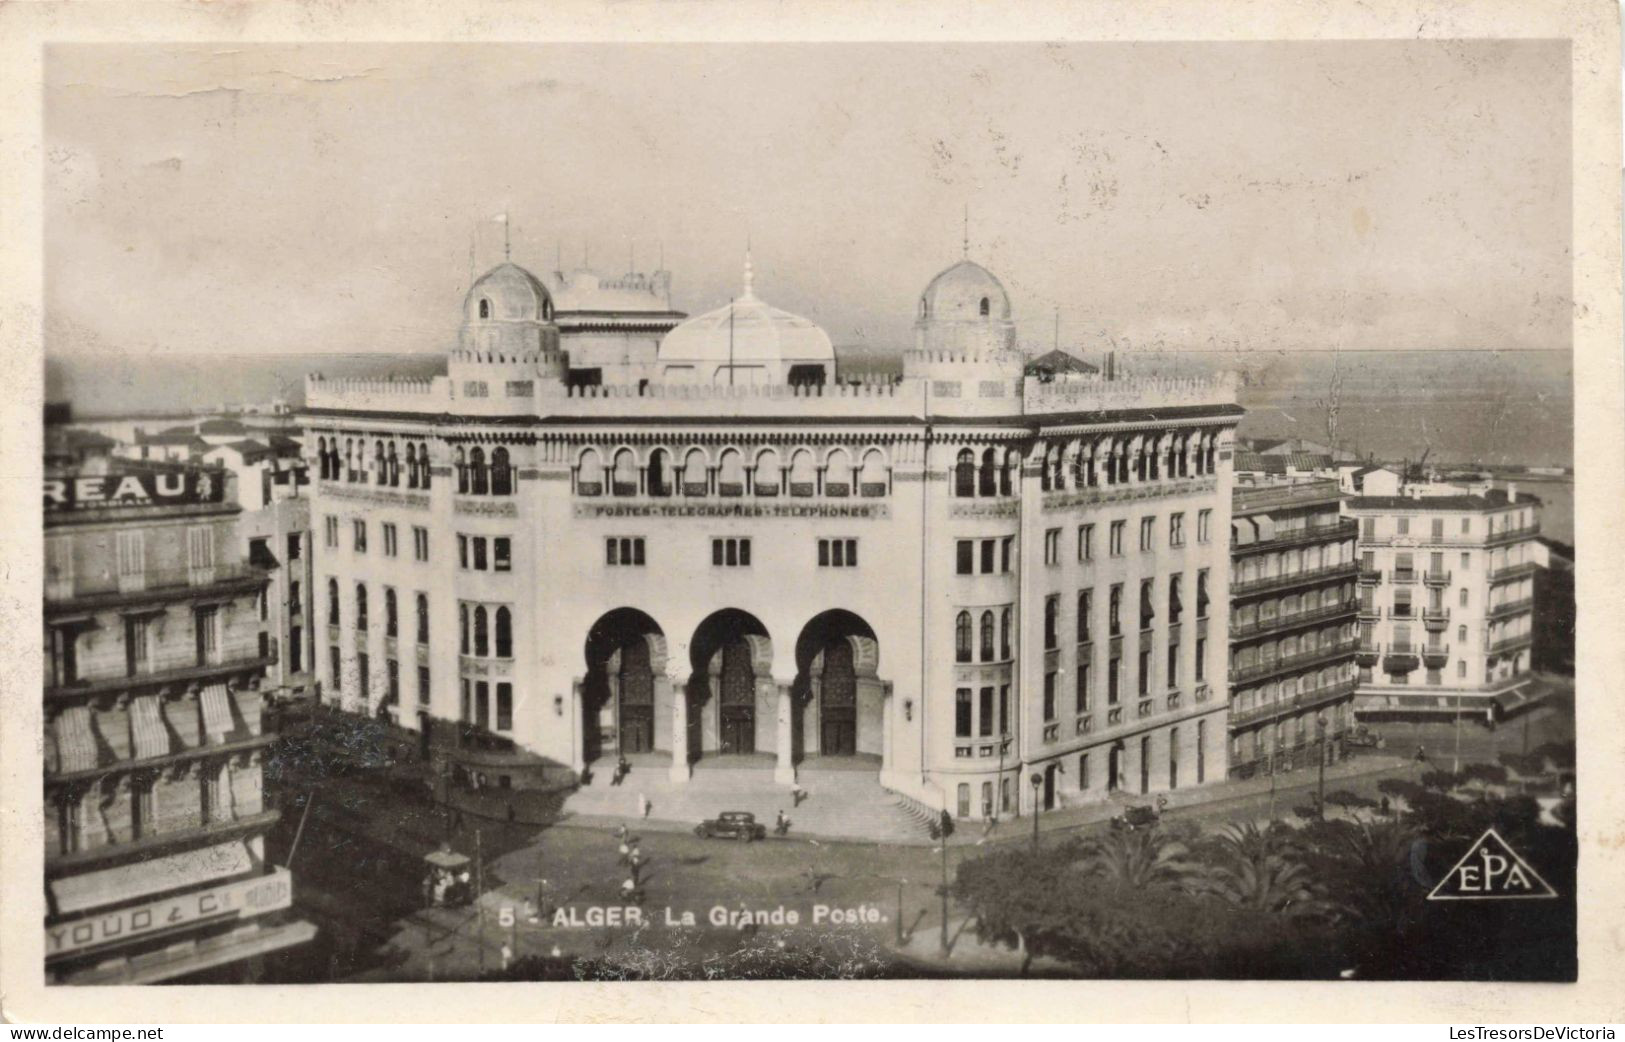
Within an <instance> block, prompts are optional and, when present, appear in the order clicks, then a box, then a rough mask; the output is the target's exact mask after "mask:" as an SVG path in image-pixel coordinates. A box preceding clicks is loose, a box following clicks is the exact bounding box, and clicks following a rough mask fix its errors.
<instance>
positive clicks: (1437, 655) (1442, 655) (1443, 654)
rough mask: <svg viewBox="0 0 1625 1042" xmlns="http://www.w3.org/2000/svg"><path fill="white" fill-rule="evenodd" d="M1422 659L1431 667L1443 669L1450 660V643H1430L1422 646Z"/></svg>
mask: <svg viewBox="0 0 1625 1042" xmlns="http://www.w3.org/2000/svg"><path fill="white" fill-rule="evenodd" d="M1422 661H1423V662H1425V663H1427V666H1428V668H1429V669H1443V668H1444V667H1445V666H1446V665H1447V664H1448V663H1449V662H1450V645H1448V644H1429V645H1427V646H1425V647H1424V648H1422Z"/></svg>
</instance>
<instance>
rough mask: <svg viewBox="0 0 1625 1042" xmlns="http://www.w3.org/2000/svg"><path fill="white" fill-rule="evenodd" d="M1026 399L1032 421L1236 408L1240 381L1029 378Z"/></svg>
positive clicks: (1079, 375) (1216, 378)
mask: <svg viewBox="0 0 1625 1042" xmlns="http://www.w3.org/2000/svg"><path fill="white" fill-rule="evenodd" d="M1021 398H1022V411H1023V412H1024V413H1027V414H1029V415H1031V414H1043V413H1056V412H1092V411H1097V410H1106V409H1132V408H1170V407H1182V406H1204V405H1207V406H1212V405H1234V404H1235V403H1236V377H1235V374H1234V373H1223V374H1220V375H1218V376H1213V377H1173V376H1170V377H1159V376H1134V377H1121V376H1119V377H1116V378H1108V377H1106V376H1105V375H1104V374H1101V373H1068V374H1065V375H1061V376H1056V377H1054V378H1052V379H1049V380H1043V379H1040V378H1038V377H1028V378H1026V380H1024V381H1023V386H1022V396H1021Z"/></svg>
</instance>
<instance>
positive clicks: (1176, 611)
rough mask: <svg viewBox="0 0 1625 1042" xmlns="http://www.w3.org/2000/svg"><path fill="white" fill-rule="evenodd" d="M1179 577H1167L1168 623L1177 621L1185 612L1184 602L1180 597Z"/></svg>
mask: <svg viewBox="0 0 1625 1042" xmlns="http://www.w3.org/2000/svg"><path fill="white" fill-rule="evenodd" d="M1180 592H1181V591H1180V577H1179V576H1177V575H1172V576H1169V577H1168V625H1170V626H1172V625H1174V624H1176V623H1178V622H1179V620H1180V618H1181V617H1183V615H1184V614H1185V602H1184V601H1183V600H1182V599H1181V598H1180Z"/></svg>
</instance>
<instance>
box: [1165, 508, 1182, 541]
mask: <svg viewBox="0 0 1625 1042" xmlns="http://www.w3.org/2000/svg"><path fill="white" fill-rule="evenodd" d="M1168 545H1169V546H1184V545H1185V515H1184V514H1183V513H1173V514H1169V515H1168Z"/></svg>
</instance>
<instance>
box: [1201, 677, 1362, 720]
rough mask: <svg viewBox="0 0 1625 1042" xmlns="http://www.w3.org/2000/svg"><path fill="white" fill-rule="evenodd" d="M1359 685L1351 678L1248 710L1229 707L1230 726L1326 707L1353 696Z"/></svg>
mask: <svg viewBox="0 0 1625 1042" xmlns="http://www.w3.org/2000/svg"><path fill="white" fill-rule="evenodd" d="M1359 683H1360V682H1359V681H1358V680H1356V679H1352V678H1351V679H1348V680H1339V681H1337V682H1336V683H1335V684H1327V685H1326V686H1325V687H1320V688H1316V689H1314V690H1313V691H1304V692H1301V693H1299V694H1295V695H1293V696H1292V697H1291V698H1282V699H1277V700H1276V701H1274V702H1266V703H1264V704H1263V705H1257V706H1253V707H1252V708H1250V709H1237V708H1236V707H1235V706H1231V707H1230V726H1231V727H1236V726H1245V725H1247V724H1251V723H1256V722H1258V721H1260V720H1267V719H1269V718H1271V717H1275V716H1278V715H1280V714H1282V713H1293V712H1300V711H1302V710H1305V709H1313V708H1315V707H1317V706H1323V705H1326V704H1327V703H1329V702H1336V701H1339V700H1341V699H1344V698H1348V697H1349V696H1351V695H1353V694H1354V689H1355V688H1357V687H1358V686H1359Z"/></svg>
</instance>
